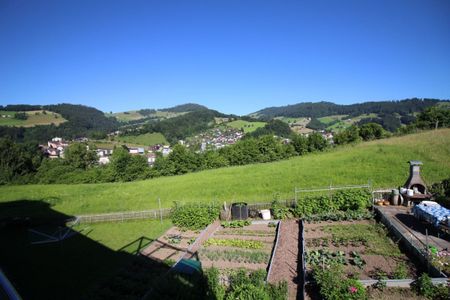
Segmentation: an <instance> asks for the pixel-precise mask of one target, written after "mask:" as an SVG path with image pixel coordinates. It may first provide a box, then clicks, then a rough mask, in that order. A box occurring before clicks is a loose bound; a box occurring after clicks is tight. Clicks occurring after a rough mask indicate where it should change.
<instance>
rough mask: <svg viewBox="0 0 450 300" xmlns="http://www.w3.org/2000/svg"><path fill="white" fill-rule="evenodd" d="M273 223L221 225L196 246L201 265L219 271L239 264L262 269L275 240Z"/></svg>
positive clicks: (236, 266) (248, 267) (249, 268)
mask: <svg viewBox="0 0 450 300" xmlns="http://www.w3.org/2000/svg"><path fill="white" fill-rule="evenodd" d="M273 224H274V223H269V224H264V223H263V224H250V225H247V226H244V227H241V228H224V227H223V226H221V227H220V228H219V229H218V230H217V231H216V232H214V234H213V235H212V237H210V238H209V239H208V240H207V241H206V242H204V243H203V245H202V247H201V248H200V250H199V260H200V261H201V263H202V266H203V267H204V268H210V267H216V268H218V269H220V270H223V271H226V270H228V269H236V268H240V267H243V268H245V269H248V270H258V269H264V270H265V269H266V268H267V265H268V263H269V260H270V255H271V252H272V249H273V246H274V241H275V235H276V227H275V226H274V225H273Z"/></svg>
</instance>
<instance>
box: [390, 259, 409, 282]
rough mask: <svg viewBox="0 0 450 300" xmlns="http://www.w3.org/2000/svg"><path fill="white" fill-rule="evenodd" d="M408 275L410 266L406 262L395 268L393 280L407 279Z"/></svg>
mask: <svg viewBox="0 0 450 300" xmlns="http://www.w3.org/2000/svg"><path fill="white" fill-rule="evenodd" d="M408 275H409V273H408V266H407V265H406V264H405V263H404V262H400V263H398V264H397V265H396V266H395V269H394V272H393V273H392V278H394V279H405V278H408Z"/></svg>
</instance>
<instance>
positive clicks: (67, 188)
mask: <svg viewBox="0 0 450 300" xmlns="http://www.w3.org/2000/svg"><path fill="white" fill-rule="evenodd" d="M409 160H421V161H423V163H424V165H423V167H422V170H423V171H422V174H423V177H424V179H425V180H426V182H427V183H428V184H430V183H433V182H437V181H440V180H442V179H444V178H448V177H450V129H441V130H435V131H427V132H422V133H418V134H412V135H407V136H402V137H395V138H390V139H384V140H377V141H372V142H366V143H360V144H357V145H348V146H345V147H339V148H335V149H333V150H331V151H329V152H325V153H317V154H311V155H306V156H303V157H296V158H292V159H289V160H284V161H279V162H274V163H267V164H254V165H247V166H242V167H229V168H222V169H216V170H210V171H202V172H198V173H191V174H187V175H182V176H173V177H163V178H156V179H151V180H145V181H137V182H130V183H111V184H82V185H25V186H23V185H21V186H2V187H0V202H3V201H14V200H43V201H47V202H49V203H52V204H53V205H54V207H53V208H54V209H56V210H58V211H60V212H64V213H67V214H71V215H74V214H75V215H76V214H88V213H105V212H115V211H131V210H144V209H152V208H157V199H158V197H159V198H160V199H161V202H162V205H163V207H170V206H171V205H172V203H173V202H174V201H183V202H210V201H216V202H218V203H222V202H223V201H227V203H230V202H233V201H247V202H261V201H271V200H272V199H274V198H275V197H276V198H280V199H286V198H293V191H294V187H303V188H305V187H320V186H328V185H329V184H330V183H332V184H333V185H341V184H361V183H367V181H368V180H369V179H370V180H372V183H373V185H374V186H375V187H398V186H400V185H402V184H403V183H404V182H405V181H406V179H407V177H408V174H409V167H408V165H407V163H406V162H407V161H409Z"/></svg>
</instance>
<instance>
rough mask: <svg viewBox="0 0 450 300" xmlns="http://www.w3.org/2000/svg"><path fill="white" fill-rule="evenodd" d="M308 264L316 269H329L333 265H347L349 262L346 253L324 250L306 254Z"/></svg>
mask: <svg viewBox="0 0 450 300" xmlns="http://www.w3.org/2000/svg"><path fill="white" fill-rule="evenodd" d="M305 259H306V263H307V264H310V265H311V266H312V267H313V268H315V267H323V268H325V267H328V266H331V265H346V264H347V260H346V257H345V253H344V251H336V252H332V251H328V250H324V249H319V250H313V251H308V252H306V256H305Z"/></svg>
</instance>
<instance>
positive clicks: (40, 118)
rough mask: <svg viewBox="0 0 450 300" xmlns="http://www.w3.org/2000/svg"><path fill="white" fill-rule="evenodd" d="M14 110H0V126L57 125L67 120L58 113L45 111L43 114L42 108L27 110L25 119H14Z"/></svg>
mask: <svg viewBox="0 0 450 300" xmlns="http://www.w3.org/2000/svg"><path fill="white" fill-rule="evenodd" d="M15 113H16V111H0V126H21V127H33V126H37V125H50V124H52V123H53V124H55V125H59V124H61V123H63V122H66V121H67V120H66V119H64V118H63V117H62V116H61V115H60V114H57V113H54V112H51V111H46V113H45V114H44V113H43V111H42V110H36V111H27V112H25V113H26V114H27V116H28V119H26V120H18V119H14V114H15Z"/></svg>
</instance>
